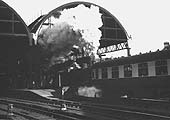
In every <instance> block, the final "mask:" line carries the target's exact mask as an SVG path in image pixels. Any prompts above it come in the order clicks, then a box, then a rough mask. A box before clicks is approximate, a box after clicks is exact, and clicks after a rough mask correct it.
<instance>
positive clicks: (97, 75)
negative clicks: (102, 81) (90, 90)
mask: <svg viewBox="0 0 170 120" xmlns="http://www.w3.org/2000/svg"><path fill="white" fill-rule="evenodd" d="M95 76H96V79H98V78H99V70H98V69H96V72H95Z"/></svg>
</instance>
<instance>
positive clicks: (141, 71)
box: [138, 63, 148, 77]
mask: <svg viewBox="0 0 170 120" xmlns="http://www.w3.org/2000/svg"><path fill="white" fill-rule="evenodd" d="M138 75H139V77H143V76H148V63H139V64H138Z"/></svg>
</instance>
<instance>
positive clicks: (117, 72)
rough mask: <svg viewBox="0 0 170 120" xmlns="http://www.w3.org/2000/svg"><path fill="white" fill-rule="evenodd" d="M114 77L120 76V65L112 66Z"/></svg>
mask: <svg viewBox="0 0 170 120" xmlns="http://www.w3.org/2000/svg"><path fill="white" fill-rule="evenodd" d="M112 78H119V67H118V66H114V67H112Z"/></svg>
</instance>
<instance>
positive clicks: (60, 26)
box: [38, 4, 102, 61]
mask: <svg viewBox="0 0 170 120" xmlns="http://www.w3.org/2000/svg"><path fill="white" fill-rule="evenodd" d="M58 12H60V14H57V15H59V16H56V15H54V14H53V15H52V16H51V17H50V22H51V23H50V26H48V27H46V28H43V27H42V30H41V32H40V34H39V38H38V43H39V44H40V45H41V46H42V47H43V48H44V50H47V51H49V52H51V53H52V57H51V61H53V60H55V59H58V58H60V57H64V56H66V55H67V54H68V53H69V52H70V50H71V49H72V48H73V46H74V45H76V46H78V47H79V48H81V49H82V48H83V49H84V50H85V52H88V54H91V53H92V52H94V53H96V52H97V48H98V46H99V40H100V37H101V36H102V34H101V31H100V30H99V29H98V28H100V27H101V26H102V19H101V13H100V12H99V7H97V6H94V5H91V6H90V8H89V7H85V6H84V5H82V4H81V5H78V6H77V7H75V8H70V9H64V10H63V11H58Z"/></svg>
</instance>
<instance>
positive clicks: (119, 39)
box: [29, 2, 128, 49]
mask: <svg viewBox="0 0 170 120" xmlns="http://www.w3.org/2000/svg"><path fill="white" fill-rule="evenodd" d="M80 4H83V5H85V6H86V7H90V6H91V5H94V6H98V5H96V4H93V3H89V2H71V3H67V4H64V5H62V6H60V7H57V8H56V9H54V10H52V11H51V12H49V13H48V14H47V15H42V16H40V17H39V18H37V19H36V20H35V21H34V22H33V23H32V24H30V25H29V29H30V31H31V32H32V33H36V32H38V29H39V28H41V26H42V25H49V24H47V23H44V22H45V21H46V20H47V19H49V17H51V16H52V15H53V14H56V13H57V12H59V11H62V10H64V9H69V8H74V7H76V6H78V5H80ZM98 7H99V11H100V13H101V14H102V21H103V26H102V27H101V28H99V29H100V30H101V32H102V37H101V39H100V40H99V42H100V46H99V49H100V48H104V47H108V46H112V45H117V44H121V43H124V42H127V40H128V34H127V32H126V30H125V29H124V27H123V26H122V25H121V23H120V22H119V21H118V19H117V18H116V17H115V16H113V15H112V14H111V13H110V12H109V11H107V10H106V9H104V8H102V7H100V6H98ZM87 19H89V18H87Z"/></svg>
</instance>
